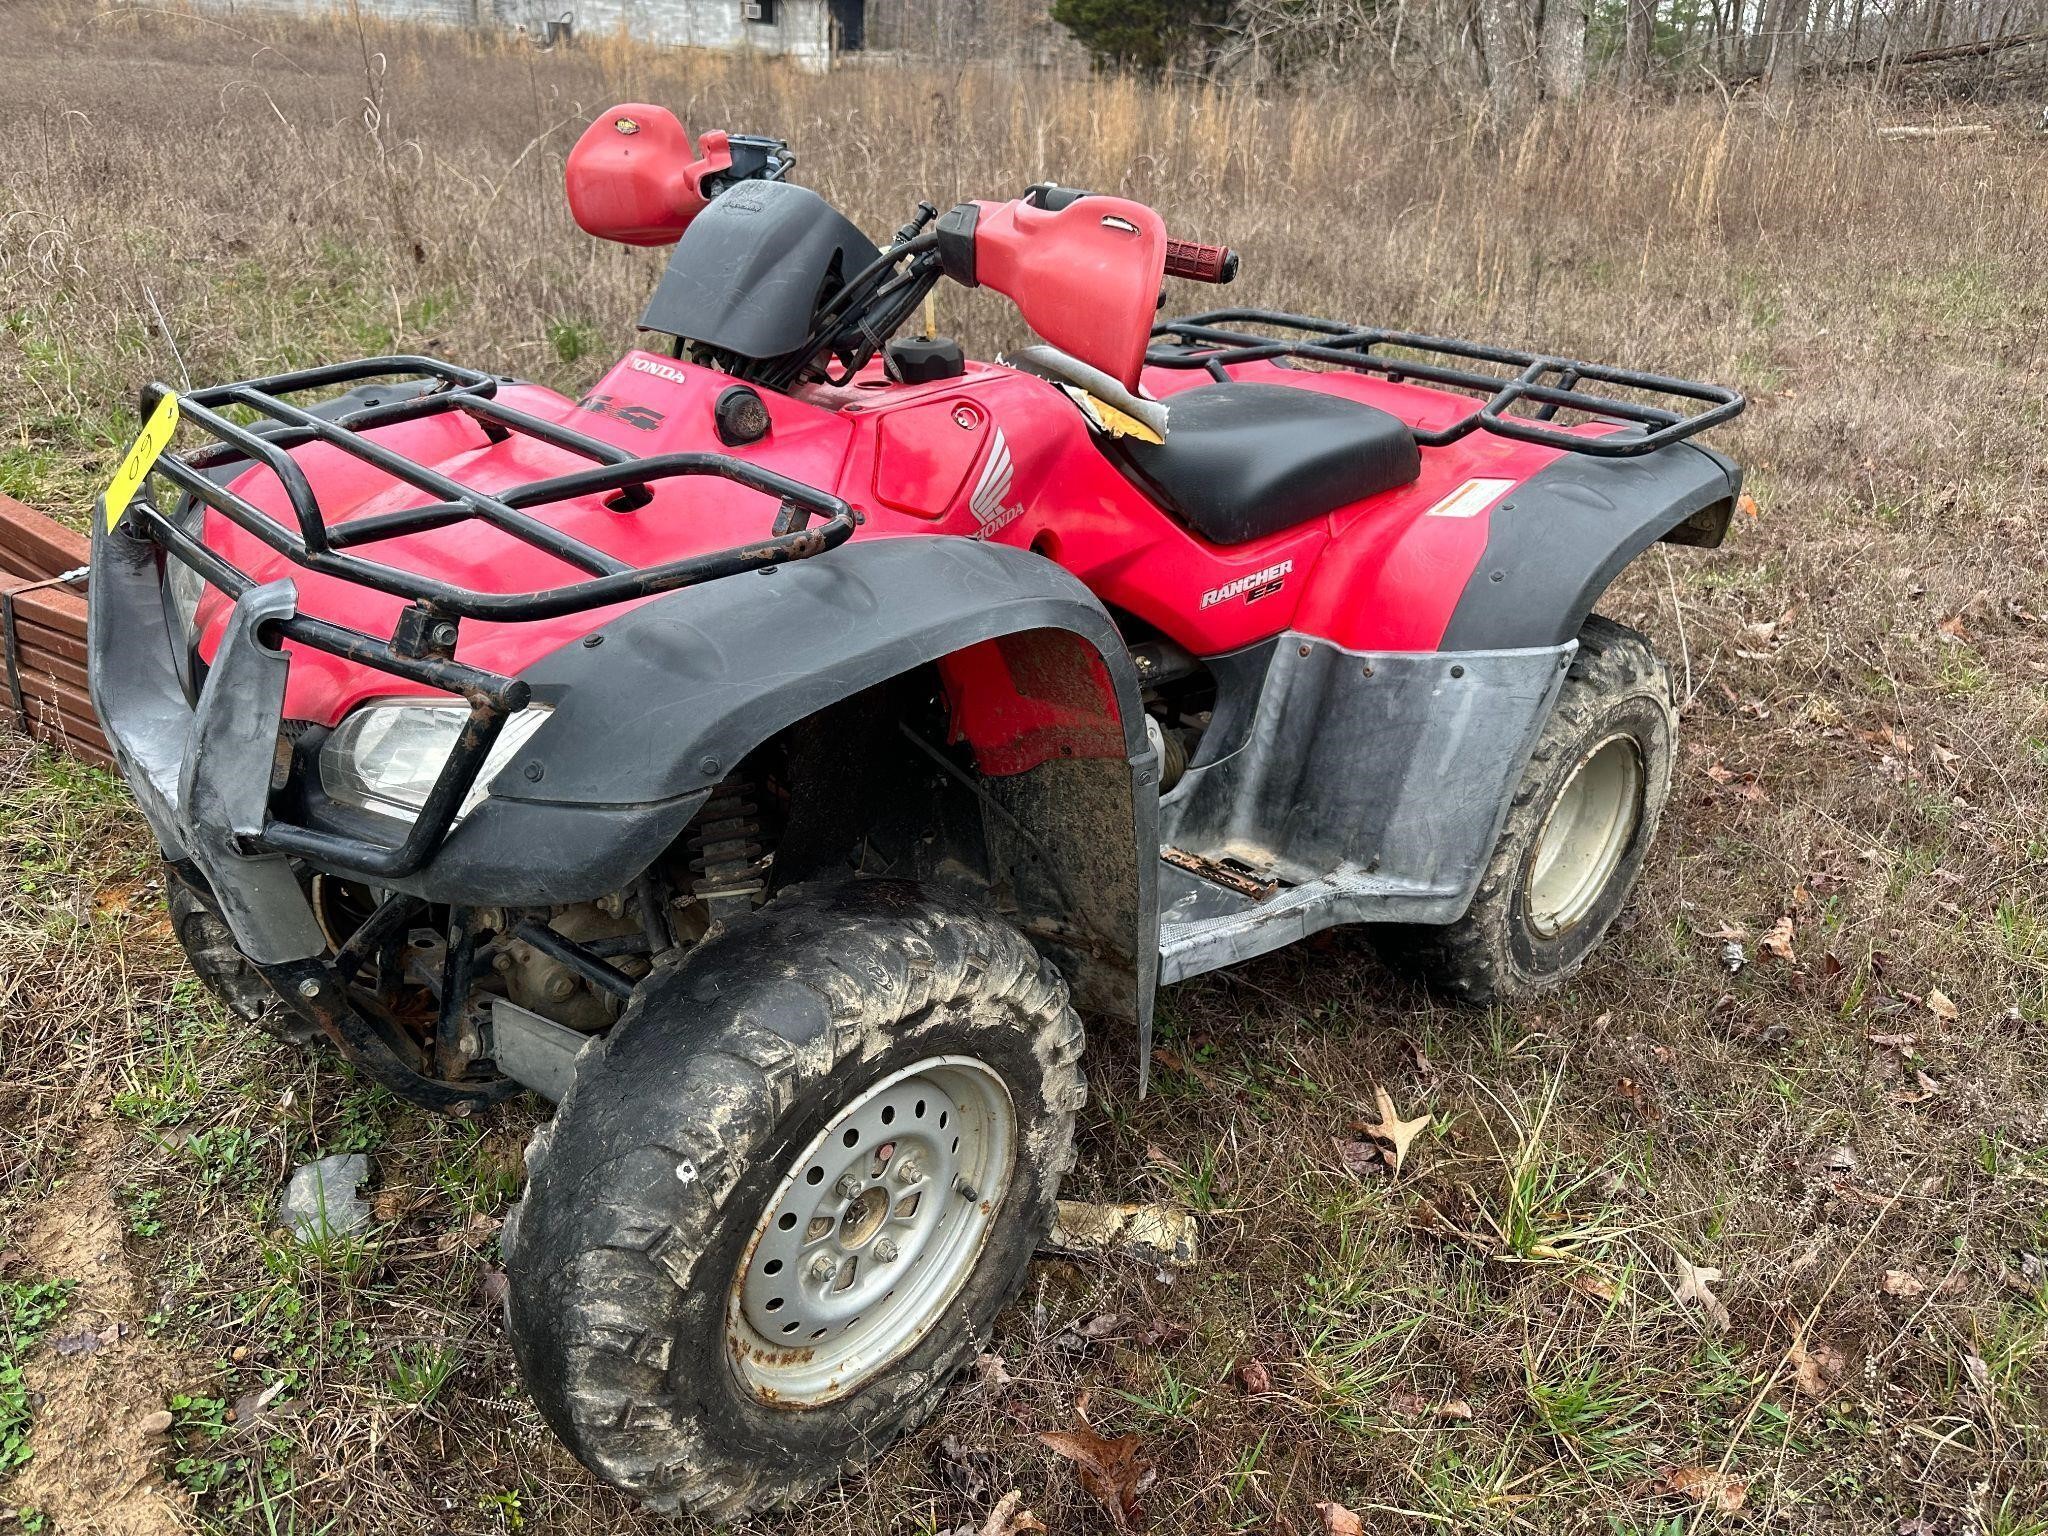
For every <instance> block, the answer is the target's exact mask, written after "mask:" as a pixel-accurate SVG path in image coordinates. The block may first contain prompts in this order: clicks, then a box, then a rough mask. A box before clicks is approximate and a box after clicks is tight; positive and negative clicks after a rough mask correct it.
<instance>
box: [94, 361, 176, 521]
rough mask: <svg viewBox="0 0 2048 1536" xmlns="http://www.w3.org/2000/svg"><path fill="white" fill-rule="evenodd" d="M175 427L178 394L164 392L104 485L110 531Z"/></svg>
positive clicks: (147, 475) (167, 445) (138, 488)
mask: <svg viewBox="0 0 2048 1536" xmlns="http://www.w3.org/2000/svg"><path fill="white" fill-rule="evenodd" d="M177 430H178V397H177V396H176V395H165V396H164V397H163V399H161V400H159V401H157V403H156V409H155V410H153V411H151V412H150V413H149V420H148V421H145V422H144V423H143V424H142V431H141V432H140V433H138V434H137V435H136V438H135V444H134V446H133V447H131V448H130V449H129V450H128V457H126V458H125V459H123V460H122V461H121V467H120V468H119V469H118V470H116V471H114V478H113V480H112V481H110V482H109V483H108V485H107V497H106V501H107V532H109V533H112V532H113V531H114V529H115V528H116V527H117V526H118V525H119V524H120V521H121V514H122V513H123V512H126V511H127V510H128V503H129V502H131V501H133V500H134V499H135V493H136V492H137V491H139V490H141V489H142V482H143V481H145V480H147V479H148V478H149V472H150V470H152V469H153V468H155V467H156V461H157V456H158V455H159V454H161V453H162V452H163V451H164V450H165V449H166V448H168V447H170V445H171V434H172V433H173V432H175V431H177Z"/></svg>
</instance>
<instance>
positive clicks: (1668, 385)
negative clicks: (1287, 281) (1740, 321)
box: [1145, 309, 1746, 459]
mask: <svg viewBox="0 0 2048 1536" xmlns="http://www.w3.org/2000/svg"><path fill="white" fill-rule="evenodd" d="M1245 326H1257V327H1261V328H1263V329H1266V330H1272V331H1281V332H1293V333H1295V334H1292V335H1262V334H1260V333H1259V332H1258V331H1248V330H1245V329H1243V327H1245ZM1152 339H1153V346H1152V347H1151V349H1150V350H1149V351H1148V352H1147V353H1146V354H1145V361H1146V362H1147V363H1148V364H1150V365H1151V366H1153V367H1158V368H1202V369H1206V370H1207V371H1208V372H1209V374H1210V375H1211V376H1212V377H1214V378H1216V379H1217V380H1219V381H1221V380H1227V379H1228V378H1229V377H1230V375H1229V374H1228V372H1227V371H1226V370H1227V369H1229V368H1230V367H1231V366H1232V365H1234V364H1238V363H1251V362H1261V361H1265V360H1269V359H1276V358H1279V359H1284V358H1297V359H1300V360H1301V361H1304V362H1311V363H1318V364H1323V365H1326V366H1329V367H1335V368H1349V369H1352V370H1354V371H1356V372H1359V373H1375V374H1379V375H1381V376H1383V377H1385V378H1387V379H1389V380H1391V381H1393V382H1395V383H1401V382H1404V381H1407V380H1414V381H1415V382H1418V383H1423V384H1434V385H1440V386H1443V387H1445V388H1448V389H1456V390H1462V391H1465V392H1467V393H1471V394H1480V395H1484V396H1486V399H1485V401H1484V403H1483V404H1481V405H1480V407H1479V408H1478V409H1477V410H1476V411H1474V412H1472V414H1471V415H1469V416H1465V417H1463V418H1461V419H1460V420H1458V421H1455V422H1453V423H1452V424H1451V425H1449V426H1448V427H1442V428H1439V429H1437V430H1435V431H1424V430H1422V429H1420V428H1417V429H1414V437H1415V441H1416V443H1417V444H1419V445H1420V446H1422V447H1424V448H1441V447H1443V446H1445V445H1446V444H1448V443H1454V442H1456V441H1457V440H1458V439H1459V438H1461V437H1464V436H1466V435H1467V434H1469V433H1471V432H1475V431H1486V432H1491V433H1493V434H1494V435H1495V436H1496V437H1510V438H1514V439H1515V440H1517V441H1519V442H1524V443H1538V444H1541V445H1542V446H1543V447H1546V448H1562V449H1564V450H1565V451H1567V452H1569V453H1582V454H1588V455H1591V456H1593V457H1595V458H1603V459H1627V458H1634V457H1636V456H1638V455H1640V454H1645V453H1655V452H1656V451H1657V450H1658V449H1659V448H1665V447H1669V446H1670V445H1671V444H1672V443H1677V442H1682V441H1684V440H1685V439H1686V438H1688V437H1692V436H1694V435H1696V434H1698V433H1701V432H1704V431H1706V430H1707V429H1708V428H1709V427H1715V426H1719V425H1720V424H1721V423H1722V422H1725V421H1730V420H1733V419H1734V418H1735V417H1736V416H1739V415H1740V414H1741V413H1742V408H1743V406H1744V404H1745V403H1746V402H1745V401H1744V400H1743V398H1742V396H1741V395H1740V394H1738V393H1737V392H1736V391H1734V390H1732V389H1723V388H1722V387H1721V386H1719V385H1717V384H1701V383H1698V382H1696V381H1694V380H1691V379H1673V378H1666V377H1664V376H1663V375H1662V374H1655V373H1643V372H1640V371H1638V370H1636V369H1633V368H1616V367H1613V366H1611V365H1609V364H1606V363H1586V362H1580V361H1577V360H1576V359H1573V358H1568V357H1550V356H1546V355H1544V354H1542V353H1537V352H1524V351H1521V350H1519V349H1517V348H1513V347H1493V346H1486V345H1484V344H1482V343H1479V342H1475V341H1459V340H1455V339H1453V338H1450V337H1445V336H1420V335H1416V334H1414V333H1413V332H1409V331H1388V330H1381V329H1378V328H1376V327H1371V326H1357V325H1350V324H1347V323H1345V322H1343V321H1340V320H1324V319H1319V318H1317V317H1315V316H1313V315H1290V314H1283V313H1281V312H1280V311H1278V310H1269V309H1214V310H1208V311H1206V312H1204V313H1202V314H1199V315H1188V316H1186V317H1184V318H1182V319H1179V320H1169V321H1166V322H1165V323H1163V324H1161V325H1158V326H1155V327H1154V328H1153V331H1152ZM1475 364H1490V365H1492V366H1493V367H1494V368H1496V369H1500V368H1511V369H1516V370H1519V371H1517V372H1515V373H1512V374H1503V373H1500V372H1491V373H1489V372H1484V371H1482V370H1481V369H1480V368H1478V367H1475V366H1473V365H1475ZM1587 383H1592V384H1606V385H1618V386H1620V387H1621V388H1624V389H1629V390H1636V391H1640V392H1641V393H1643V394H1648V395H1658V396H1663V397H1665V398H1667V399H1673V400H1686V401H1694V402H1698V403H1699V404H1701V405H1704V406H1705V407H1706V409H1704V410H1696V411H1691V412H1684V411H1675V410H1672V409H1670V408H1669V407H1668V406H1664V405H1658V404H1655V403H1653V402H1651V401H1647V400H1616V399H1612V398H1610V397H1608V396H1605V395H1600V394H1592V393H1588V392H1587V391H1586V390H1585V389H1583V388H1581V386H1582V385H1584V384H1587ZM1524 402H1527V403H1528V404H1530V405H1533V406H1534V407H1535V410H1534V411H1533V413H1532V414H1530V415H1526V416H1517V415H1510V414H1509V411H1510V410H1511V409H1512V408H1513V407H1515V406H1517V405H1519V404H1522V403H1524ZM1561 410H1571V411H1578V412H1583V413H1584V414H1586V415H1588V416H1594V417H1602V418H1607V419H1611V420H1614V421H1618V422H1623V423H1627V424H1629V425H1632V426H1636V427H1640V428H1643V429H1644V430H1643V431H1642V432H1641V433H1640V435H1638V434H1635V433H1629V434H1620V433H1616V434H1610V435H1607V436H1601V437H1590V436H1585V435H1583V434H1580V433H1578V432H1573V431H1568V430H1566V429H1565V428H1563V427H1559V426H1554V425H1550V423H1552V422H1553V421H1554V420H1555V419H1556V416H1557V413H1558V412H1559V411H1561Z"/></svg>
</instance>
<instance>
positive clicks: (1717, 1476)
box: [1658, 1467, 1749, 1515]
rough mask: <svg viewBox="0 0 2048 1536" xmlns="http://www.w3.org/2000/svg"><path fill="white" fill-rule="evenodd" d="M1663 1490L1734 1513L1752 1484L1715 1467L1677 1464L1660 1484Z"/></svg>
mask: <svg viewBox="0 0 2048 1536" xmlns="http://www.w3.org/2000/svg"><path fill="white" fill-rule="evenodd" d="M1658 1487H1659V1490H1660V1491H1661V1492H1663V1493H1668V1494H1674V1495H1676V1496H1677V1497H1679V1498H1685V1499H1690V1500H1692V1502H1693V1503H1695V1504H1699V1505H1703V1506H1704V1507H1706V1508H1708V1509H1718V1510H1720V1511H1721V1512H1722V1513H1723V1514H1728V1515H1732V1514H1734V1513H1735V1511H1736V1510H1738V1509H1740V1508H1742V1504H1743V1501H1744V1500H1745V1499H1747V1498H1748V1497H1749V1484H1747V1483H1745V1482H1742V1481H1741V1480H1739V1479H1737V1478H1733V1477H1730V1476H1729V1475H1728V1474H1727V1473H1726V1472H1717V1471H1716V1470H1715V1469H1714V1468H1712V1467H1674V1468H1673V1469H1672V1470H1671V1471H1669V1472H1666V1473H1665V1474H1664V1477H1663V1481H1662V1482H1661V1483H1660V1484H1659V1485H1658Z"/></svg>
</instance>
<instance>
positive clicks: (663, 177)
mask: <svg viewBox="0 0 2048 1536" xmlns="http://www.w3.org/2000/svg"><path fill="white" fill-rule="evenodd" d="M731 168H732V146H731V144H730V143H729V142H728V140H727V137H726V135H725V134H723V133H716V132H713V133H706V134H704V135H703V136H702V137H700V138H699V139H698V140H697V148H696V150H695V152H694V154H693V152H692V151H691V149H690V136H689V134H688V133H687V132H685V131H684V128H683V125H682V123H681V122H680V121H679V120H678V119H677V117H676V115H675V114H674V113H673V112H671V111H669V110H668V108H666V107H656V106H650V105H648V104H647V103H645V102H636V101H629V102H625V103H622V104H621V105H619V106H616V107H613V108H612V109H611V110H609V111H607V112H600V113H599V114H598V115H597V118H596V119H595V120H594V121H593V122H592V123H591V125H590V126H589V127H588V128H586V129H584V130H583V136H582V137H581V138H579V139H577V141H576V147H575V148H573V149H571V150H570V151H569V164H568V168H567V172H566V174H565V176H564V180H565V181H566V182H567V184H568V191H569V211H570V212H571V213H572V214H574V215H575V217H576V222H577V223H578V224H579V225H581V226H582V227H583V229H584V230H585V231H586V232H587V233H589V234H593V235H596V236H597V237H598V238H599V239H600V240H615V241H617V242H618V243H619V244H621V245H673V244H674V243H675V242H676V241H677V240H678V239H679V238H681V236H682V233H683V231H684V230H685V229H687V228H689V225H690V220H692V219H694V218H695V217H696V216H697V215H698V214H699V213H701V212H702V211H703V209H704V206H705V204H707V203H708V202H710V201H711V198H710V195H709V194H708V193H707V192H706V191H705V188H704V183H705V181H706V179H707V178H709V177H712V176H716V175H718V174H720V173H721V172H724V171H727V170H730V169H731Z"/></svg>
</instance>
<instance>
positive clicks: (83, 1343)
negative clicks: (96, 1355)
mask: <svg viewBox="0 0 2048 1536" xmlns="http://www.w3.org/2000/svg"><path fill="white" fill-rule="evenodd" d="M101 1342H102V1340H101V1339H100V1336H99V1335H98V1334H97V1333H94V1332H93V1331H92V1330H91V1329H89V1328H88V1329H87V1330H86V1331H85V1332H83V1333H67V1334H65V1335H64V1336H63V1337H62V1338H57V1339H52V1340H51V1341H50V1348H52V1349H54V1350H55V1351H57V1353H58V1354H60V1355H89V1354H91V1353H92V1352H93V1351H94V1350H96V1349H98V1348H99V1347H100V1344H101Z"/></svg>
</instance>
